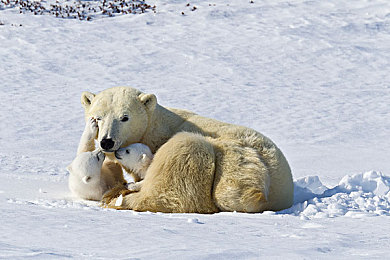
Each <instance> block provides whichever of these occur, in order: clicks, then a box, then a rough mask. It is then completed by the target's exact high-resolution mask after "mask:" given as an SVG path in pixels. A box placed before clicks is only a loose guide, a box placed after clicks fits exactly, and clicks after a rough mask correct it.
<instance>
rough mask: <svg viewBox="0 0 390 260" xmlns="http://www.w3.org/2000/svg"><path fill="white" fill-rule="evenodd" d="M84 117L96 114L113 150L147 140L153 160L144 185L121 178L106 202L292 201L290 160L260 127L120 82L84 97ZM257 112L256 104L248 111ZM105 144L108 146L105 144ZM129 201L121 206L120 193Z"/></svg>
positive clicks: (227, 204) (221, 206)
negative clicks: (166, 101)
mask: <svg viewBox="0 0 390 260" xmlns="http://www.w3.org/2000/svg"><path fill="white" fill-rule="evenodd" d="M81 100H82V103H83V105H84V108H85V116H86V118H87V119H88V118H91V117H94V118H97V119H98V126H99V133H98V136H97V140H98V142H99V144H100V146H102V144H103V143H102V141H105V139H106V140H107V139H109V140H110V142H111V144H112V147H111V148H110V149H106V150H105V153H106V155H107V157H110V158H113V157H114V156H113V151H115V150H118V149H119V148H120V147H126V146H128V145H130V144H132V143H143V144H145V145H147V146H149V147H150V148H151V150H152V152H153V153H155V156H154V159H153V161H152V163H151V165H150V167H149V169H148V174H147V175H146V177H145V179H144V183H143V187H142V189H141V190H140V191H139V192H133V193H132V192H130V191H128V190H127V189H125V188H124V187H123V185H122V186H121V185H118V186H117V187H115V188H114V189H112V190H110V191H108V192H107V193H106V194H105V195H104V197H103V202H105V203H106V204H107V206H109V207H113V208H118V209H134V210H138V211H154V212H157V211H161V212H199V213H213V212H218V211H240V212H262V211H264V210H281V209H285V208H288V207H290V206H291V205H292V203H293V181H292V176H291V170H290V167H289V165H288V163H287V161H286V159H285V157H284V156H283V154H282V152H281V151H280V150H279V149H278V147H276V145H275V144H274V143H273V142H272V141H271V140H270V139H268V138H267V137H265V136H263V135H262V134H260V133H258V132H256V131H254V130H252V129H249V128H247V127H243V126H237V125H232V124H227V123H223V122H219V121H217V120H214V119H210V118H206V117H202V116H199V115H197V114H195V113H192V112H189V111H185V110H180V109H173V108H165V107H163V106H160V105H159V104H158V103H157V100H156V97H155V95H153V94H145V93H142V92H141V91H139V90H136V89H134V88H129V87H116V88H111V89H107V90H105V91H102V92H101V93H99V94H97V95H95V94H92V93H89V92H84V93H83V94H82V97H81ZM248 112H250V113H253V111H248ZM103 146H105V145H103ZM121 194H122V195H123V202H122V203H121V205H120V206H118V205H117V206H115V202H116V198H117V197H118V196H119V195H121Z"/></svg>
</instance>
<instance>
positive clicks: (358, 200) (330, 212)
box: [279, 171, 390, 219]
mask: <svg viewBox="0 0 390 260" xmlns="http://www.w3.org/2000/svg"><path fill="white" fill-rule="evenodd" d="M294 184H295V194H294V206H292V207H291V208H289V209H287V210H283V211H280V212H279V214H292V215H295V216H300V217H301V218H302V219H312V218H333V217H338V216H350V217H357V216H361V215H366V214H368V215H375V216H380V215H385V216H390V178H389V177H387V176H384V175H383V174H382V173H380V172H375V171H370V172H365V173H360V174H354V175H351V176H350V175H347V176H345V177H343V178H342V179H341V181H340V182H339V184H338V185H337V186H336V187H334V188H331V189H327V188H326V187H325V186H324V185H323V184H322V183H321V181H320V179H319V178H318V176H314V177H305V178H301V179H298V180H297V181H295V183H294Z"/></svg>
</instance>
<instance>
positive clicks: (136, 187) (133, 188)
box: [127, 182, 141, 191]
mask: <svg viewBox="0 0 390 260" xmlns="http://www.w3.org/2000/svg"><path fill="white" fill-rule="evenodd" d="M127 189H129V191H140V189H141V187H140V185H138V183H134V182H130V183H128V184H127Z"/></svg>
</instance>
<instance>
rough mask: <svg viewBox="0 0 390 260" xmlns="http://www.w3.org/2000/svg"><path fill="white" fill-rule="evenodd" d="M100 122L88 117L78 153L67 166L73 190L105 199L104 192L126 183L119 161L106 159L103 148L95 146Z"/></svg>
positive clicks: (78, 193) (73, 191) (92, 198)
mask: <svg viewBox="0 0 390 260" xmlns="http://www.w3.org/2000/svg"><path fill="white" fill-rule="evenodd" d="M97 133H98V125H97V122H96V120H95V119H94V118H88V119H87V121H86V125H85V128H84V132H83V134H82V136H81V139H80V143H79V147H78V150H77V156H76V158H75V159H74V160H73V161H72V163H71V164H70V165H69V166H68V167H67V170H68V171H69V173H70V174H69V182H68V186H69V189H70V190H71V192H72V194H73V195H74V196H76V197H78V198H81V199H87V200H101V198H102V196H103V194H104V193H105V192H106V191H108V190H110V189H112V188H113V187H115V186H116V185H118V184H122V185H124V184H125V183H126V181H125V180H124V178H123V174H122V171H121V169H122V168H121V167H120V166H119V164H117V163H115V162H113V161H109V160H105V155H104V153H102V152H101V149H95V141H94V139H95V137H96V136H97Z"/></svg>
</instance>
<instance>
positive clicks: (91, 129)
mask: <svg viewBox="0 0 390 260" xmlns="http://www.w3.org/2000/svg"><path fill="white" fill-rule="evenodd" d="M98 130H99V127H98V123H97V120H96V119H95V118H94V117H91V118H90V119H89V120H88V122H87V124H86V126H85V131H87V133H88V136H89V137H90V138H91V139H95V138H96V136H97V133H98Z"/></svg>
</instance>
